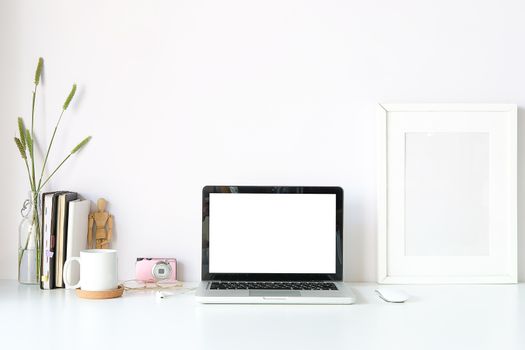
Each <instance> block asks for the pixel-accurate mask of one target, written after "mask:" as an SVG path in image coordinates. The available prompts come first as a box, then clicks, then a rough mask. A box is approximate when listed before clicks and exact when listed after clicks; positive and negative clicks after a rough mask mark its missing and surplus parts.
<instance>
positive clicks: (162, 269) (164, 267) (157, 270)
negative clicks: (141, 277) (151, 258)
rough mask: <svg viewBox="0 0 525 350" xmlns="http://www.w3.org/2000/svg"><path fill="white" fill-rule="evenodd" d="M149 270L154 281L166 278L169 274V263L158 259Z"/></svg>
mask: <svg viewBox="0 0 525 350" xmlns="http://www.w3.org/2000/svg"><path fill="white" fill-rule="evenodd" d="M151 272H152V275H153V277H155V280H156V281H161V280H165V279H168V278H169V277H170V275H171V265H170V264H168V263H167V262H165V261H159V262H158V263H156V264H155V265H153V269H152V270H151Z"/></svg>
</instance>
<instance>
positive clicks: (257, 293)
mask: <svg viewBox="0 0 525 350" xmlns="http://www.w3.org/2000/svg"><path fill="white" fill-rule="evenodd" d="M250 296H251V297H300V296H301V292H299V291H297V290H250Z"/></svg>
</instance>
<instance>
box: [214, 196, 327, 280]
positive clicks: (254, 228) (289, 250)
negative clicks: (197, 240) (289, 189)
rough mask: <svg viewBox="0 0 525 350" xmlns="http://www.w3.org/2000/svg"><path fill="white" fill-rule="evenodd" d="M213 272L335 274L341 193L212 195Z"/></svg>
mask: <svg viewBox="0 0 525 350" xmlns="http://www.w3.org/2000/svg"><path fill="white" fill-rule="evenodd" d="M209 205H210V207H209V208H210V212H209V220H210V222H209V245H210V246H209V264H210V265H209V266H210V269H209V271H210V272H211V273H323V274H324V273H335V272H336V271H335V269H336V266H335V261H336V257H335V254H336V195H335V194H281V193H280V194H273V193H256V194H255V193H210V202H209Z"/></svg>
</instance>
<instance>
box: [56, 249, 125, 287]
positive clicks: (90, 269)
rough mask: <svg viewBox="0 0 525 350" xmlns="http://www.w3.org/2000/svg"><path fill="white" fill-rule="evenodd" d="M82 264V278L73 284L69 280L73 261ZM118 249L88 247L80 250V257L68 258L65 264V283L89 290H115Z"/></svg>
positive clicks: (68, 285)
mask: <svg viewBox="0 0 525 350" xmlns="http://www.w3.org/2000/svg"><path fill="white" fill-rule="evenodd" d="M73 261H77V262H78V263H79V264H80V280H79V281H78V283H77V284H75V285H72V284H71V281H69V280H68V276H69V274H68V270H69V269H70V268H71V263H72V262H73ZM117 269H118V268H117V251H116V250H114V249H87V250H82V251H80V257H72V258H69V259H67V261H66V263H65V264H64V274H63V276H64V284H65V285H66V288H68V289H76V288H80V289H82V290H87V291H104V290H113V289H117V287H118V277H117Z"/></svg>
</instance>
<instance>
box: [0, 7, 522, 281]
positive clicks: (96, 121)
mask: <svg viewBox="0 0 525 350" xmlns="http://www.w3.org/2000/svg"><path fill="white" fill-rule="evenodd" d="M524 13H525V3H524V2H523V1H519V0H515V1H513V0H493V1H479V0H477V1H476V0H441V1H434V0H397V1H392V0H367V1H342V0H323V1H299V0H297V1H292V0H269V1H246V0H236V1H235V0H227V1H213V0H202V1H194V0H192V1H190V0H188V1H180V0H176V1H159V0H155V1H131V0H126V1H124V0H119V1H115V0H113V1H102V0H97V1H71V0H63V1H57V0H50V1H36V0H35V1H26V0H23V1H20V0H11V1H9V0H1V1H0V147H1V148H0V152H1V153H0V164H1V172H0V194H1V196H2V200H0V213H1V214H0V278H16V254H17V225H18V222H19V219H20V217H19V209H20V206H21V204H22V201H23V199H24V196H25V194H26V191H27V189H28V184H27V183H26V176H25V174H24V167H23V165H22V163H21V161H20V159H18V157H17V152H16V149H15V147H14V144H13V141H12V137H13V136H14V135H15V132H16V117H17V116H18V115H22V116H24V117H25V118H26V121H28V120H29V116H30V98H31V89H32V84H31V82H32V80H33V74H34V66H35V63H36V60H37V58H38V57H39V56H43V57H44V58H45V71H44V79H43V85H42V87H41V89H40V95H39V99H38V110H39V114H38V118H39V123H38V125H37V127H38V129H37V133H38V135H44V134H45V135H47V136H46V138H43V136H42V137H41V140H42V141H44V140H46V141H47V140H48V138H49V134H50V133H51V128H52V125H54V121H55V118H56V117H57V115H58V112H59V108H60V106H61V105H62V103H63V100H64V98H65V96H66V95H67V93H68V91H69V89H70V86H71V84H72V83H73V82H77V83H78V84H79V91H78V98H77V99H76V100H75V102H74V103H73V105H72V108H71V110H70V111H69V112H68V113H67V115H66V117H65V119H64V121H63V125H62V126H61V128H60V130H59V135H58V137H59V141H60V142H58V143H57V144H56V147H55V149H54V152H53V157H52V161H51V164H54V163H56V162H58V161H59V160H60V157H61V156H62V155H63V154H65V153H66V152H67V151H69V150H70V148H71V147H73V146H74V145H75V144H76V143H77V142H78V141H79V140H80V139H81V138H82V137H83V136H84V135H87V134H90V135H93V140H92V143H91V144H89V146H88V147H87V148H86V149H85V150H84V151H82V153H81V154H79V157H78V158H76V159H74V160H72V161H71V162H70V163H69V164H67V165H66V166H65V168H64V169H63V171H61V172H60V173H59V174H58V176H57V177H56V178H55V180H54V181H53V182H52V183H51V184H50V186H49V187H48V189H50V190H56V189H69V190H75V191H78V192H80V193H81V194H83V195H84V196H86V197H88V198H90V199H92V200H96V199H97V198H98V197H100V196H104V197H106V198H107V199H108V200H109V202H110V206H109V210H110V211H111V212H112V213H113V214H114V215H115V218H116V239H115V243H114V245H113V246H114V247H115V248H117V249H118V250H119V257H120V277H121V278H122V279H124V278H131V277H132V275H133V270H134V259H135V257H137V256H175V257H177V258H178V259H179V260H180V262H181V270H182V278H183V279H185V280H198V279H199V277H200V239H201V237H200V235H201V225H200V219H201V217H200V215H201V212H200V210H201V197H200V196H201V188H202V186H203V185H206V184H283V185H296V184H299V185H341V186H343V187H344V189H345V244H344V248H345V279H346V280H374V279H375V269H376V263H375V261H376V251H375V247H376V236H375V228H376V225H375V214H376V211H375V203H376V201H375V171H376V167H375V151H376V149H375V141H376V138H375V106H376V103H377V102H494V103H499V102H502V103H518V104H519V105H525V83H524V82H525V50H524V49H523V48H524V46H523V45H524V44H523V38H525V26H524V25H523V18H524V17H523V14H524ZM520 114H523V111H521V110H520ZM524 133H525V126H523V123H520V136H521V137H522V138H523V135H524ZM524 147H525V146H524V143H523V141H521V142H520V150H523V148H524ZM524 154H525V153H524V152H521V155H520V175H519V176H520V178H521V179H520V184H519V188H520V195H521V196H520V204H523V199H524V198H525V196H524V195H525V194H524V193H523V192H524V188H525V187H524V182H523V180H522V178H523V176H522V175H523V174H524V171H523V170H524V168H523V167H524V164H525V160H524V159H523V155H524ZM519 213H520V217H521V218H525V213H524V210H523V205H521V206H520V209H519ZM522 227H523V225H520V247H521V248H522V249H521V251H522V252H525V242H524V241H525V237H524V235H523V229H522ZM523 255H525V254H522V257H521V258H520V267H521V271H520V277H521V280H524V279H525V271H524V270H525V257H524V256H523ZM269 258H270V257H269Z"/></svg>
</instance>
